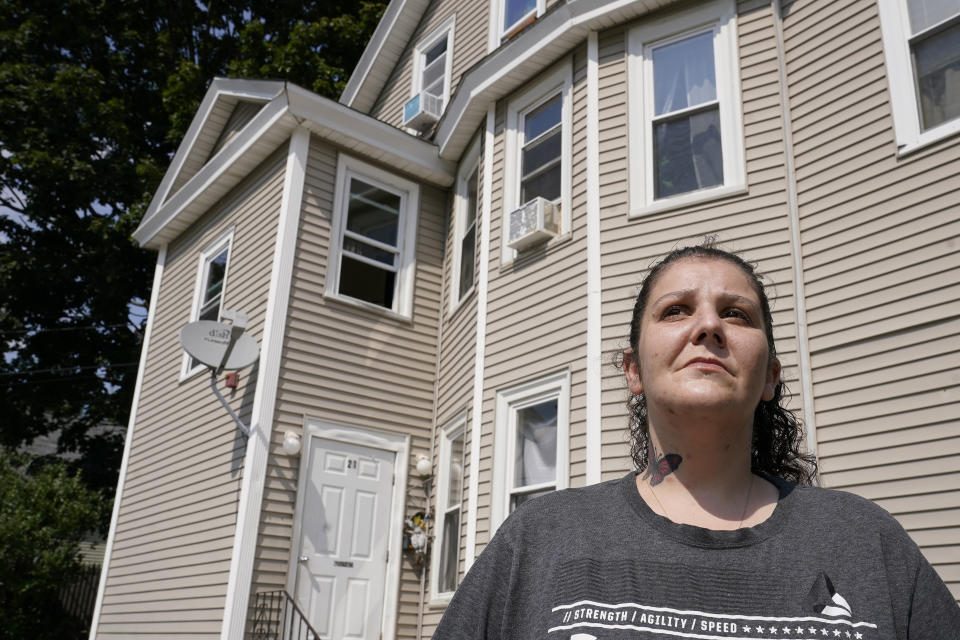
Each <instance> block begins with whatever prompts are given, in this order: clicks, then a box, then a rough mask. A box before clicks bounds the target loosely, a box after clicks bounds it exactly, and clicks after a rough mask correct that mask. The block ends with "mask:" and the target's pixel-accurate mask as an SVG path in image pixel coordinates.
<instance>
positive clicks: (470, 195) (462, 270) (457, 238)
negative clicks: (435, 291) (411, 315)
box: [450, 140, 481, 309]
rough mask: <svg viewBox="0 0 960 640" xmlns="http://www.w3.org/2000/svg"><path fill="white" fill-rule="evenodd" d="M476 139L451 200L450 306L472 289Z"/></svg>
mask: <svg viewBox="0 0 960 640" xmlns="http://www.w3.org/2000/svg"><path fill="white" fill-rule="evenodd" d="M479 146H480V142H479V140H478V141H477V142H474V144H473V146H472V147H471V148H470V150H469V151H467V153H466V154H465V155H464V157H465V161H464V163H463V165H462V168H461V170H460V173H459V174H458V175H457V196H456V200H455V203H454V216H455V218H454V223H453V229H454V236H453V242H454V245H453V264H452V269H453V274H452V275H453V279H452V282H453V286H452V288H451V296H450V303H451V309H455V308H456V307H457V305H459V304H460V301H461V300H463V299H464V298H466V297H467V295H468V294H469V293H470V292H471V291H472V290H473V283H474V280H475V279H476V263H477V226H478V221H479V220H480V217H481V216H480V206H481V201H480V193H481V189H480V152H479Z"/></svg>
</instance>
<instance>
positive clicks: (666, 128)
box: [628, 0, 745, 213]
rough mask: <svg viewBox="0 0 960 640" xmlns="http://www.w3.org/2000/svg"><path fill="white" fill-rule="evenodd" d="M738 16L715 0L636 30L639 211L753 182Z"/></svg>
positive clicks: (634, 169)
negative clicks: (748, 176)
mask: <svg viewBox="0 0 960 640" xmlns="http://www.w3.org/2000/svg"><path fill="white" fill-rule="evenodd" d="M734 17H735V13H734V6H733V3H732V2H729V1H727V0H715V1H714V2H710V3H707V4H705V5H700V6H696V7H693V8H691V9H688V10H686V11H683V12H680V13H677V14H674V15H672V16H669V17H667V18H664V19H660V20H656V21H651V22H650V23H648V24H646V23H645V24H641V25H639V26H637V27H634V28H633V29H631V31H630V34H629V41H628V42H629V44H628V48H629V54H630V113H631V118H630V125H629V126H630V141H631V145H630V172H631V211H633V212H637V213H642V212H644V211H649V210H656V209H660V208H665V207H669V206H676V205H682V204H685V203H687V202H691V201H695V200H699V199H702V198H705V197H713V196H716V195H726V194H728V193H729V192H731V191H733V190H738V189H743V188H744V187H745V170H744V154H743V133H742V125H741V117H740V112H741V109H740V104H739V96H740V90H739V79H738V77H737V72H736V69H737V58H736V56H737V51H736V42H735V33H734V24H733V23H734Z"/></svg>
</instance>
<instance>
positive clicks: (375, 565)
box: [296, 437, 396, 640]
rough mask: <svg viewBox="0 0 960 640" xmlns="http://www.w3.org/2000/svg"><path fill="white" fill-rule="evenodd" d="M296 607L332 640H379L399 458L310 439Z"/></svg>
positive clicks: (371, 450)
mask: <svg viewBox="0 0 960 640" xmlns="http://www.w3.org/2000/svg"><path fill="white" fill-rule="evenodd" d="M307 453H308V455H309V456H310V459H309V465H310V466H309V469H310V478H309V482H308V483H306V484H305V485H304V488H305V491H306V493H305V495H304V500H303V510H302V512H301V514H300V517H301V519H302V520H301V523H300V531H301V534H300V554H299V563H298V564H299V566H298V568H297V582H296V585H297V586H296V599H297V604H298V605H299V606H300V608H301V609H302V610H303V611H304V613H305V614H306V616H307V618H308V620H309V621H310V624H311V625H312V626H313V627H314V628H315V629H316V630H317V631H318V632H319V633H320V635H321V636H322V637H323V638H329V639H331V640H333V639H336V640H341V639H343V640H347V639H350V640H353V639H360V638H362V639H364V640H377V638H379V637H380V631H381V629H380V627H381V620H382V618H383V595H384V582H385V578H386V570H387V543H388V534H389V531H390V513H391V505H390V498H391V494H392V487H393V470H394V469H393V467H394V461H395V458H396V453H394V452H393V451H386V450H383V449H376V448H372V447H364V446H360V445H356V444H350V443H346V442H340V441H337V440H327V439H325V438H318V437H314V438H310V451H309V452H307Z"/></svg>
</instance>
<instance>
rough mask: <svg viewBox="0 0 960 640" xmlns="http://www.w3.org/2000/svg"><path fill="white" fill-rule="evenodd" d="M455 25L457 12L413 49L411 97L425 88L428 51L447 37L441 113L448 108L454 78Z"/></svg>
mask: <svg viewBox="0 0 960 640" xmlns="http://www.w3.org/2000/svg"><path fill="white" fill-rule="evenodd" d="M454 27H456V14H454V15H451V16H450V17H449V18H447V20H446V21H444V23H443V24H441V25H440V26H439V27H437V28H436V29H434V30H433V31H432V32H431V33H430V35H428V36H427V37H426V38H422V39H421V40H420V42H418V43H417V45H416V46H415V47H414V50H413V78H412V82H411V83H410V97H411V98H412V97H414V96H415V95H417V94H418V93H420V92H421V91H422V90H423V72H424V70H425V68H426V66H425V65H424V60H425V58H426V55H427V52H429V51H430V49H432V48H433V47H434V46H436V45H437V43H439V42H440V41H441V40H443V39H446V41H447V51H446V53H445V55H446V60H445V61H444V71H443V95H441V96H440V98H441V107H440V111H441V113H442V112H443V110H444V109H446V108H447V102H449V100H450V88H451V83H452V80H453V43H454V40H453V35H454ZM421 104H422V103H421Z"/></svg>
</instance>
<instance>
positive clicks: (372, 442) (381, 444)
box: [224, 417, 410, 640]
mask: <svg viewBox="0 0 960 640" xmlns="http://www.w3.org/2000/svg"><path fill="white" fill-rule="evenodd" d="M311 438H323V439H324V440H336V441H338V442H345V443H347V444H356V445H360V446H364V447H371V448H373V449H382V450H384V451H393V452H394V453H396V458H395V459H394V463H393V464H394V467H393V473H394V476H393V477H394V484H393V494H392V495H391V499H390V526H389V528H388V531H387V540H388V543H387V573H386V578H385V580H384V583H385V584H384V590H383V614H382V617H381V622H380V638H382V640H393V639H394V637H395V635H396V628H397V608H398V603H399V597H400V563H401V559H402V556H403V553H402V551H401V549H400V541H401V539H402V535H403V518H404V515H405V511H406V505H407V468H408V467H409V461H410V436H409V435H408V434H400V433H390V432H387V431H379V430H374V429H366V428H362V427H354V426H350V425H345V424H334V423H330V422H326V421H324V420H321V419H319V418H310V417H308V418H307V419H306V422H305V424H304V430H303V447H302V449H301V451H302V452H303V453H301V455H300V476H299V479H298V481H297V501H296V507H295V509H296V510H295V511H294V518H293V522H294V526H293V537H292V538H291V540H292V542H291V544H290V560H289V561H288V562H287V591H288V592H289V593H291V594H294V593H295V591H294V590H295V589H296V583H295V581H296V574H297V556H298V553H299V549H298V547H299V544H300V526H301V517H300V516H301V515H302V514H303V500H304V494H305V493H306V491H304V484H305V483H306V482H309V479H310V464H311V462H312V461H311V460H310V459H309V458H310V456H309V453H308V452H309V451H310V450H311V446H310V439H311ZM248 590H249V585H248ZM233 637H235V638H241V637H243V636H242V629H241V634H239V635H236V636H233ZM224 640H226V639H224Z"/></svg>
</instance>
